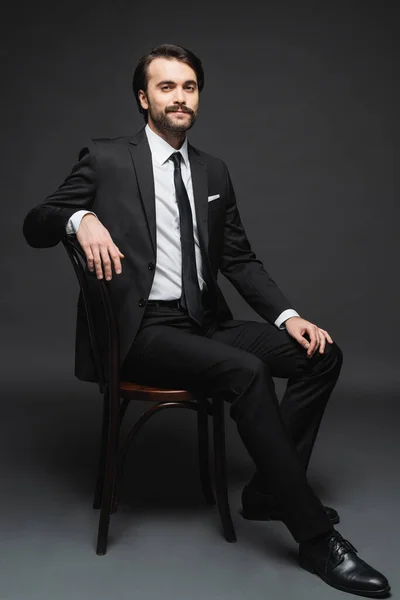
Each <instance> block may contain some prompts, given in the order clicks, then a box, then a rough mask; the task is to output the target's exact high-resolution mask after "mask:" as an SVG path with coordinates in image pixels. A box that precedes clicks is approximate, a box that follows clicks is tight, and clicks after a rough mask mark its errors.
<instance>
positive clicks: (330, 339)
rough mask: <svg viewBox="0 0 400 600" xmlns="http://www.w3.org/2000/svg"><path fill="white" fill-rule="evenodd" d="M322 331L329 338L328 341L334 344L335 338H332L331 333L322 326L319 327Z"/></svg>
mask: <svg viewBox="0 0 400 600" xmlns="http://www.w3.org/2000/svg"><path fill="white" fill-rule="evenodd" d="M319 329H320V331H322V333H323V334H324V335H325V337H326V339H327V340H328V342H329V343H330V344H333V339H332V338H331V336H330V335H329V333H328V332H327V331H325V329H321V327H320V328H319Z"/></svg>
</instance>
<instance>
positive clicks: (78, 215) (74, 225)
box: [65, 210, 97, 235]
mask: <svg viewBox="0 0 400 600" xmlns="http://www.w3.org/2000/svg"><path fill="white" fill-rule="evenodd" d="M88 213H89V214H91V215H94V216H95V217H97V215H96V214H95V213H94V212H92V211H91V210H77V211H76V212H75V213H74V214H73V215H72V217H70V218H69V219H68V223H67V225H66V228H65V229H66V232H67V235H75V234H76V233H77V231H78V229H79V226H80V224H81V221H82V218H83V217H84V216H85V215H87V214H88Z"/></svg>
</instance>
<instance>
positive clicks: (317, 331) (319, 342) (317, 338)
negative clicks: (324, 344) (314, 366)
mask: <svg viewBox="0 0 400 600" xmlns="http://www.w3.org/2000/svg"><path fill="white" fill-rule="evenodd" d="M315 337H316V340H317V341H316V344H315V350H314V352H313V353H312V355H313V356H314V354H315V353H316V352H317V350H318V349H319V348H320V347H321V335H320V333H319V330H318V327H316V328H315Z"/></svg>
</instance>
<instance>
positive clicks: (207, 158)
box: [190, 144, 227, 172]
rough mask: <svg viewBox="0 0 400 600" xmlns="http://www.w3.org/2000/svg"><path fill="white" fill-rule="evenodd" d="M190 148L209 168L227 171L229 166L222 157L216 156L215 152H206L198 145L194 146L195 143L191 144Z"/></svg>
mask: <svg viewBox="0 0 400 600" xmlns="http://www.w3.org/2000/svg"><path fill="white" fill-rule="evenodd" d="M190 148H191V149H192V150H193V152H194V153H195V154H196V156H197V157H198V159H199V161H200V162H202V163H203V164H205V165H206V167H207V169H208V170H211V171H217V172H225V171H226V170H227V166H226V164H225V162H224V161H223V160H222V158H219V157H218V156H214V154H210V153H209V152H204V150H200V149H199V148H197V147H196V146H193V144H190Z"/></svg>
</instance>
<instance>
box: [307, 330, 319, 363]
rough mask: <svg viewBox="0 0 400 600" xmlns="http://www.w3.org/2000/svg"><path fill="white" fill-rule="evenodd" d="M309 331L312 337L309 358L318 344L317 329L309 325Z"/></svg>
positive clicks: (308, 352)
mask: <svg viewBox="0 0 400 600" xmlns="http://www.w3.org/2000/svg"><path fill="white" fill-rule="evenodd" d="M307 333H308V335H309V337H310V346H309V348H308V351H307V356H308V357H309V358H311V356H312V355H313V353H314V350H315V348H316V345H317V334H316V330H315V328H314V327H308V328H307Z"/></svg>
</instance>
